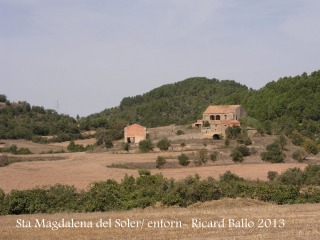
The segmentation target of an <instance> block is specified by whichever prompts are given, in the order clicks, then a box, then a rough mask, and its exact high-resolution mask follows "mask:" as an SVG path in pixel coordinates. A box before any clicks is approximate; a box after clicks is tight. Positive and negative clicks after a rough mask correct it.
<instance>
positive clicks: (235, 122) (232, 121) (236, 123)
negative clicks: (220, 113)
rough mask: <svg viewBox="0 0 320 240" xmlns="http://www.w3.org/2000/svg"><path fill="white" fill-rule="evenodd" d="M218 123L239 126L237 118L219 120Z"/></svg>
mask: <svg viewBox="0 0 320 240" xmlns="http://www.w3.org/2000/svg"><path fill="white" fill-rule="evenodd" d="M220 124H225V125H229V126H240V122H239V121H238V120H220Z"/></svg>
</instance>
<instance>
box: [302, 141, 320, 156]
mask: <svg viewBox="0 0 320 240" xmlns="http://www.w3.org/2000/svg"><path fill="white" fill-rule="evenodd" d="M302 145H303V147H304V149H305V150H306V152H307V153H312V154H313V155H317V154H318V147H317V144H316V143H315V142H314V141H312V140H311V139H306V140H305V141H304V142H303V144H302Z"/></svg>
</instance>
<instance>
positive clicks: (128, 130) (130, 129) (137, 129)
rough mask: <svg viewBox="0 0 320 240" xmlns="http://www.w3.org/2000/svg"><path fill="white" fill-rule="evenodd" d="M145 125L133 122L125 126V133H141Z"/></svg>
mask: <svg viewBox="0 0 320 240" xmlns="http://www.w3.org/2000/svg"><path fill="white" fill-rule="evenodd" d="M144 129H145V127H143V126H141V125H139V124H137V123H135V124H132V125H130V126H127V127H126V128H125V131H126V133H127V135H130V136H131V135H132V136H134V135H143V134H144Z"/></svg>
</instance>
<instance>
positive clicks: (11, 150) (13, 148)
mask: <svg viewBox="0 0 320 240" xmlns="http://www.w3.org/2000/svg"><path fill="white" fill-rule="evenodd" d="M0 152H3V153H12V154H15V155H27V154H32V152H31V151H30V149H29V148H25V147H21V148H18V147H17V145H15V144H13V145H11V146H10V147H7V148H0Z"/></svg>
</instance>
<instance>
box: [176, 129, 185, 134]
mask: <svg viewBox="0 0 320 240" xmlns="http://www.w3.org/2000/svg"><path fill="white" fill-rule="evenodd" d="M176 134H177V135H183V134H184V131H182V130H181V129H179V130H178V131H177V132H176Z"/></svg>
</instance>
